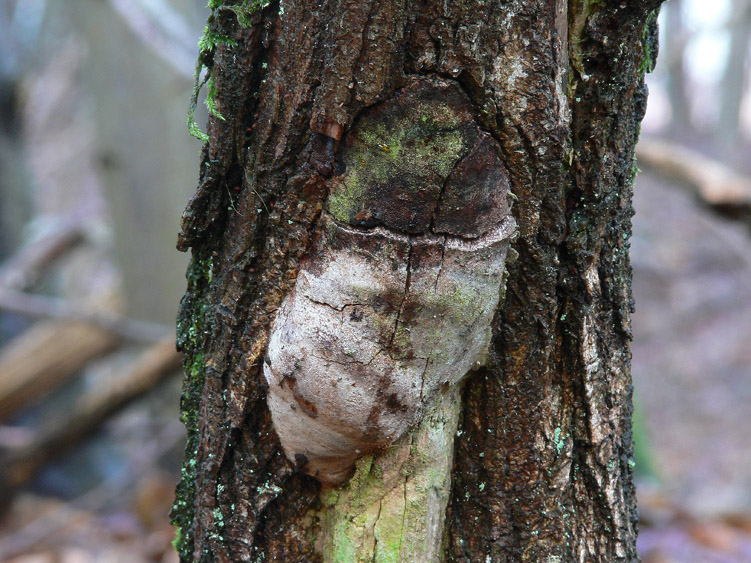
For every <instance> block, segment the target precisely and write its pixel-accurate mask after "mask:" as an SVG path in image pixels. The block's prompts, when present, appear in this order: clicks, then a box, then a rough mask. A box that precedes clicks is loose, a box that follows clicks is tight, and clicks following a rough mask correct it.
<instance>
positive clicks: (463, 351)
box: [264, 77, 515, 484]
mask: <svg viewBox="0 0 751 563" xmlns="http://www.w3.org/2000/svg"><path fill="white" fill-rule="evenodd" d="M337 158H338V159H339V162H338V164H339V166H338V167H337V170H338V171H339V174H338V175H336V176H334V177H333V179H331V181H330V186H329V196H328V199H327V201H326V205H325V209H324V211H323V213H322V216H321V219H320V221H319V224H318V232H317V237H316V242H315V244H314V247H313V249H312V251H311V253H310V255H309V256H308V258H307V259H306V261H305V263H304V264H303V267H302V268H301V270H300V272H299V274H298V278H297V281H296V284H295V287H294V289H293V290H292V291H291V292H290V293H289V294H288V295H287V296H286V297H285V299H284V301H283V303H282V306H281V307H280V308H279V310H278V311H277V315H276V319H275V321H274V325H273V329H272V332H271V338H270V341H269V346H268V352H267V355H266V360H265V365H264V374H265V377H266V379H267V381H268V383H269V393H268V403H269V407H270V409H271V415H272V417H273V422H274V427H275V428H276V431H277V433H278V434H279V437H280V439H281V443H282V446H283V448H284V451H285V453H286V455H287V457H288V458H289V459H290V460H291V461H293V462H294V463H295V464H296V465H297V466H298V467H300V468H301V469H302V470H303V471H305V472H306V473H309V474H311V475H313V476H315V477H317V478H318V479H319V480H320V481H322V482H324V483H329V484H338V483H341V482H342V481H344V480H345V479H347V477H348V476H349V475H350V474H351V472H352V469H353V467H354V463H355V461H356V460H357V458H358V457H360V456H363V455H365V454H367V453H370V452H373V451H376V450H379V449H382V448H385V447H387V446H389V445H390V444H392V443H393V442H394V441H395V440H397V439H398V438H399V437H401V436H402V435H404V434H405V432H407V431H408V430H409V429H410V427H412V426H414V425H416V424H417V423H419V421H420V420H421V418H422V416H423V414H424V413H425V411H426V409H427V408H429V407H430V406H431V405H432V404H433V403H434V402H435V401H436V398H437V397H438V396H439V394H440V393H442V392H445V391H446V390H447V389H448V388H449V387H450V386H452V385H456V384H457V383H458V382H460V381H461V379H462V378H463V377H464V376H465V375H466V374H467V373H468V372H469V371H470V370H472V369H473V368H475V367H477V366H478V365H481V364H482V363H483V362H484V360H485V356H486V354H487V347H488V343H489V339H490V324H491V321H492V318H493V315H494V313H495V310H496V308H497V306H498V302H499V296H500V292H501V285H502V283H503V271H504V264H505V260H506V253H507V251H508V247H509V242H510V238H511V236H512V235H513V233H514V231H515V224H514V221H513V219H512V218H511V216H510V214H509V182H508V177H507V174H506V170H505V167H504V165H503V161H502V159H501V156H500V152H499V146H498V143H497V142H496V141H495V140H494V139H493V138H492V137H491V136H490V135H489V134H487V133H485V132H484V131H482V130H481V129H480V128H479V127H478V125H477V123H476V122H475V119H474V115H473V110H472V106H471V104H470V102H469V100H468V99H467V97H466V96H465V94H464V93H463V92H462V90H461V88H460V87H459V86H458V85H457V84H456V83H455V82H452V81H446V80H440V79H433V78H424V77H421V78H417V79H414V80H412V81H411V82H409V83H408V84H407V85H406V86H405V87H404V88H402V89H401V90H399V91H397V93H396V94H395V96H394V97H393V98H391V99H389V100H386V101H384V102H381V103H379V104H377V105H375V106H373V107H371V108H369V109H368V110H366V111H365V112H363V114H362V115H360V116H359V118H358V119H357V120H356V121H355V123H354V124H353V126H352V128H351V130H350V131H349V132H348V133H347V134H346V136H345V137H344V138H343V140H342V142H341V145H340V147H339V152H338V155H337Z"/></svg>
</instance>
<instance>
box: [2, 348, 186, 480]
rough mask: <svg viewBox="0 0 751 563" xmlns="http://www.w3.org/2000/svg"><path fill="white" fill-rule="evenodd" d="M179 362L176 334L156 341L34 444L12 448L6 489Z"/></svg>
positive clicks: (5, 474) (30, 474)
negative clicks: (16, 448)
mask: <svg viewBox="0 0 751 563" xmlns="http://www.w3.org/2000/svg"><path fill="white" fill-rule="evenodd" d="M180 363H181V355H180V354H179V353H178V352H177V351H176V350H175V338H174V336H171V337H169V338H164V339H163V340H161V341H160V342H159V343H157V344H155V345H153V346H152V347H151V348H149V349H148V350H146V351H145V352H144V353H143V354H142V355H141V356H140V357H139V358H138V359H137V360H136V361H135V362H134V364H133V365H131V366H130V367H128V368H127V369H125V370H124V371H123V372H122V373H121V374H120V375H119V376H117V377H114V378H113V379H112V381H113V383H111V384H108V385H106V386H102V387H101V388H100V389H95V390H94V391H93V392H91V393H90V394H87V395H85V396H84V397H82V398H81V400H80V401H79V402H78V403H77V404H75V405H74V406H73V407H72V409H71V411H70V412H68V413H65V414H64V416H62V417H61V418H60V419H59V420H56V421H54V423H53V424H51V425H50V426H49V427H48V428H47V429H46V430H43V431H41V432H40V434H39V435H38V436H37V437H36V438H35V439H34V440H33V441H32V443H31V444H29V445H28V446H26V447H24V448H22V449H19V450H16V451H14V452H11V454H10V455H9V456H8V459H7V461H6V463H5V464H4V467H3V468H2V474H1V481H0V483H2V484H3V485H4V486H5V488H6V489H8V488H10V489H12V488H14V487H18V486H20V485H22V484H24V483H26V482H27V481H28V480H29V479H31V478H32V477H33V476H34V474H35V473H36V471H37V470H38V469H39V468H40V467H41V466H42V465H44V464H45V463H46V462H47V461H48V460H50V459H51V458H52V457H54V456H55V455H57V454H59V453H60V452H61V451H62V450H64V449H66V448H68V447H70V446H71V445H73V444H75V443H76V442H78V441H79V440H81V439H82V438H84V437H86V436H87V435H89V434H91V433H92V432H94V431H96V429H97V428H98V427H99V425H100V424H101V423H102V422H103V421H104V420H106V419H107V418H108V417H110V416H111V415H112V414H114V413H115V412H117V411H118V410H120V409H122V408H123V407H125V406H126V405H127V404H129V403H130V402H131V401H133V400H134V399H137V398H138V397H140V396H142V395H143V394H144V393H146V392H147V391H149V390H150V389H152V388H153V387H154V386H155V385H157V383H159V382H160V381H162V380H163V379H164V378H165V377H166V376H168V375H170V374H172V373H174V372H175V371H176V370H178V369H179V368H180ZM0 494H1V493H0Z"/></svg>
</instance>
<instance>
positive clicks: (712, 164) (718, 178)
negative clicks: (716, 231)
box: [636, 139, 751, 208]
mask: <svg viewBox="0 0 751 563" xmlns="http://www.w3.org/2000/svg"><path fill="white" fill-rule="evenodd" d="M636 157H637V162H638V163H639V166H642V167H644V168H652V169H654V170H655V171H657V172H659V173H661V174H665V175H666V176H670V177H671V178H675V179H676V180H679V181H681V182H683V183H685V184H687V185H688V187H689V188H691V189H692V190H693V191H694V193H695V194H696V195H697V196H698V197H699V198H700V199H701V200H702V201H703V202H704V203H706V204H708V205H711V206H731V207H738V208H744V207H748V206H751V178H749V177H748V176H743V175H742V174H739V173H737V172H735V171H734V170H732V169H731V168H730V167H728V166H727V165H725V164H723V163H722V162H719V161H717V160H714V159H712V158H709V157H707V156H705V155H703V154H701V153H699V152H697V151H694V150H691V149H689V148H686V147H683V146H681V145H678V144H676V143H670V142H665V141H655V140H650V139H641V140H640V141H639V144H638V145H637V147H636Z"/></svg>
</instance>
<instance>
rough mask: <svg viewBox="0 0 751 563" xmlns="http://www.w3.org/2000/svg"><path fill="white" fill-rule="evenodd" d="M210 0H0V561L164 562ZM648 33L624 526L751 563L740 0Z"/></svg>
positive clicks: (656, 552) (675, 9)
mask: <svg viewBox="0 0 751 563" xmlns="http://www.w3.org/2000/svg"><path fill="white" fill-rule="evenodd" d="M207 14H208V10H207V9H206V7H205V0H64V1H61V0H58V1H55V2H53V1H51V0H0V561H13V562H15V563H31V562H34V563H43V562H58V561H60V562H66V563H74V562H75V563H78V562H82V563H84V562H94V561H96V562H99V561H107V562H131V561H132V562H140V561H163V562H173V561H176V560H177V558H176V555H174V554H173V553H172V546H171V542H172V539H173V536H174V532H173V529H172V528H171V527H170V525H169V523H168V512H169V509H170V506H171V502H172V497H173V492H174V485H175V482H176V481H177V476H178V472H179V464H180V460H181V457H182V448H183V441H184V430H183V426H182V423H181V422H180V421H179V409H178V405H179V395H180V385H181V376H180V369H179V356H178V355H177V354H176V353H175V352H174V345H173V339H174V321H175V315H176V311H177V306H178V303H179V301H180V298H181V296H182V293H183V291H184V288H185V280H184V272H185V268H186V266H187V256H185V255H183V254H180V253H178V252H177V251H176V250H175V241H176V234H177V232H178V229H179V218H180V214H181V211H182V209H183V207H184V206H185V204H186V202H187V201H188V199H189V198H190V196H191V195H192V194H193V192H194V189H195V186H196V181H197V171H198V163H199V160H198V159H199V151H200V148H201V147H200V143H199V142H198V141H197V140H195V139H193V138H191V137H190V136H189V135H188V133H187V127H186V114H187V108H188V101H189V99H190V96H191V92H192V88H193V73H194V71H195V59H196V56H197V46H196V44H197V39H198V37H199V36H200V35H201V32H202V29H203V26H204V24H205V19H206V16H207ZM660 31H661V37H660V43H661V48H660V55H659V58H658V61H657V68H656V70H655V72H654V73H653V74H652V75H650V76H649V77H648V83H649V87H650V98H649V109H648V111H647V117H646V118H645V121H644V123H643V126H642V140H641V142H640V145H639V148H638V165H639V167H640V168H641V169H642V172H641V173H640V174H639V175H638V177H637V180H636V188H635V191H636V194H635V207H636V216H635V218H634V233H633V238H632V261H633V266H634V283H633V287H634V297H635V300H636V313H635V315H634V317H633V322H634V327H633V328H634V343H633V375H634V380H635V402H636V406H637V417H636V418H637V421H636V422H637V424H636V445H637V467H636V469H637V474H638V496H639V511H640V518H641V526H640V530H641V532H640V538H639V547H640V551H641V554H642V557H643V559H644V561H645V562H646V563H667V562H712V563H713V562H718V563H721V562H722V563H724V562H741V561H751V439H749V436H751V417H749V412H751V409H750V408H749V405H751V76H750V75H751V42H750V39H749V38H750V37H751V0H715V1H714V2H711V3H708V2H706V1H702V0H670V1H669V2H667V3H666V4H665V5H664V7H663V10H662V12H661V14H660ZM197 120H198V123H199V124H204V123H205V120H206V117H205V111H204V112H201V111H200V109H199V112H198V114H197Z"/></svg>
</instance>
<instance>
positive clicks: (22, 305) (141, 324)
mask: <svg viewBox="0 0 751 563" xmlns="http://www.w3.org/2000/svg"><path fill="white" fill-rule="evenodd" d="M0 309H3V310H5V311H11V312H14V313H18V314H20V315H28V316H31V317H42V318H53V319H65V320H73V321H81V322H86V323H90V324H93V325H96V326H98V327H100V328H103V329H105V330H108V331H110V332H112V333H113V334H116V335H117V336H120V337H121V338H125V339H127V340H132V341H135V342H155V341H158V340H160V339H162V338H164V336H165V335H167V334H170V333H171V332H172V329H171V328H169V327H167V326H164V325H160V324H156V323H150V322H146V321H137V320H133V319H127V318H124V317H121V316H119V315H115V314H108V313H98V312H87V311H81V310H79V309H78V308H76V307H75V306H73V305H71V304H70V303H69V302H68V301H66V300H64V299H60V298H57V297H47V296H43V295H32V294H29V293H23V292H20V291H11V290H7V289H1V288H0Z"/></svg>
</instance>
